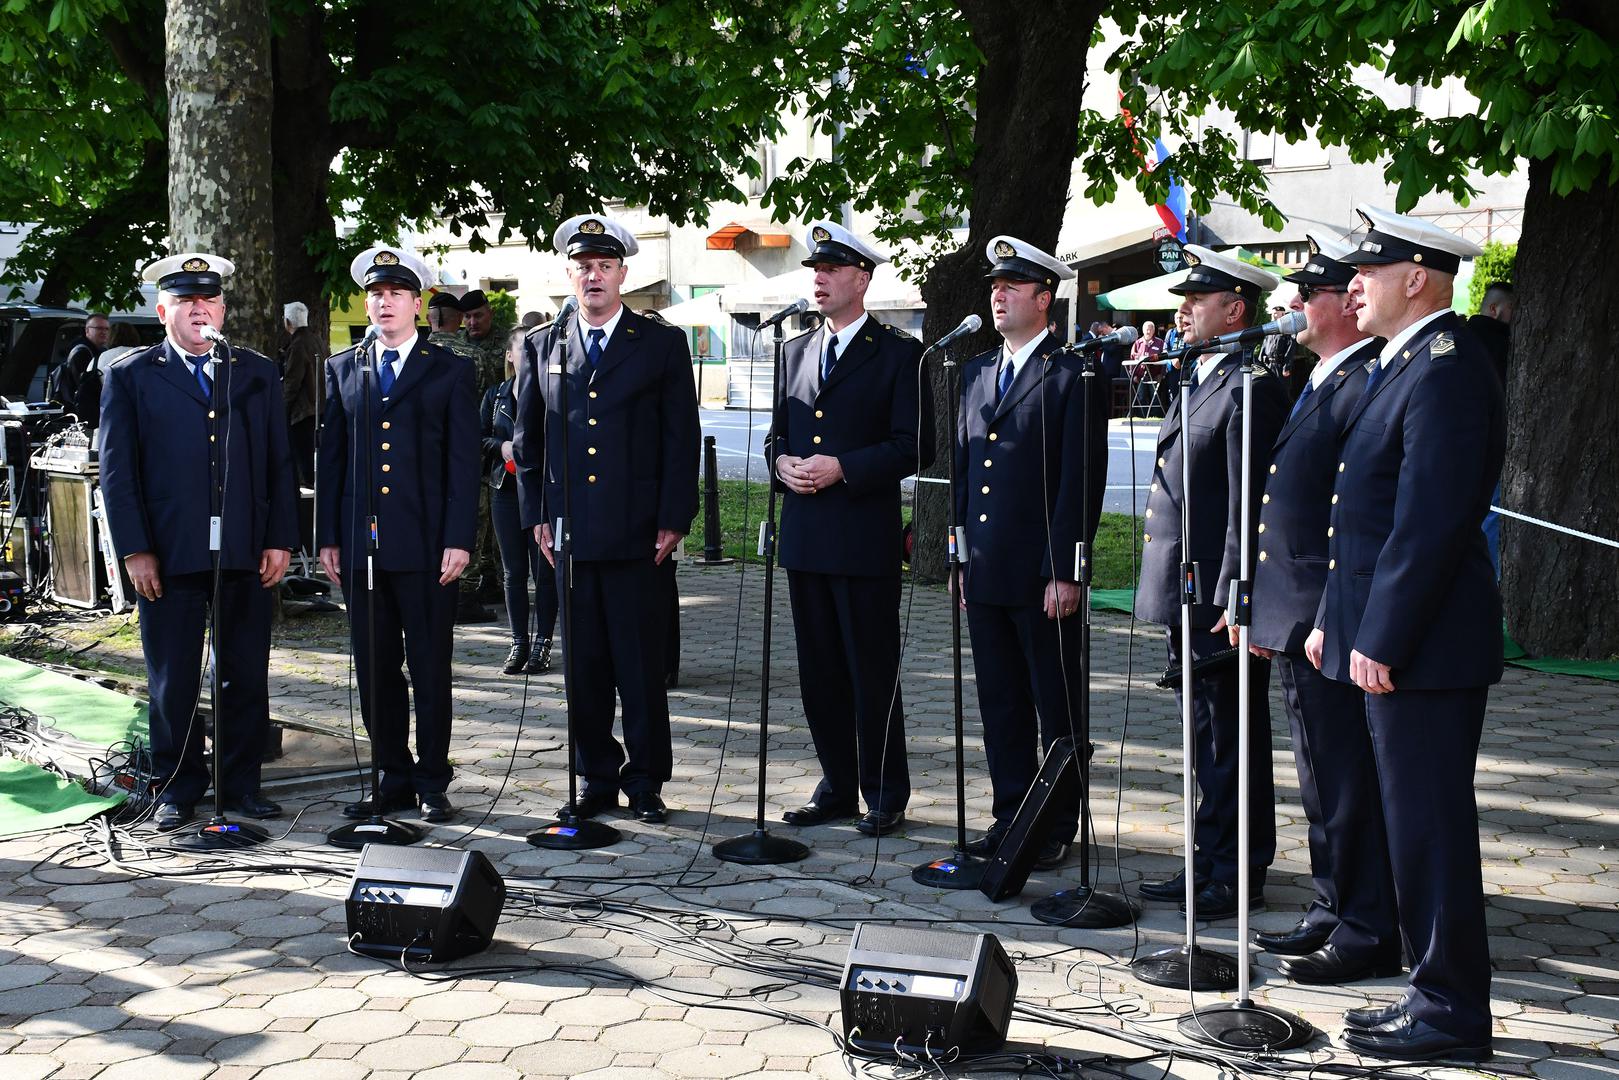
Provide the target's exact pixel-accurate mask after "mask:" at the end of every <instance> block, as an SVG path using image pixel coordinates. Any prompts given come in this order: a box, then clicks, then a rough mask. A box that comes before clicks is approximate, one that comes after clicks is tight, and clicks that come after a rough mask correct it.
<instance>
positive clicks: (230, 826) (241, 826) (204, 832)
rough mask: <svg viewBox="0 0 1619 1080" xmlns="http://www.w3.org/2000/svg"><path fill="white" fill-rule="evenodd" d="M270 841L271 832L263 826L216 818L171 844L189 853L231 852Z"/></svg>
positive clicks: (190, 830) (183, 834) (182, 834)
mask: <svg viewBox="0 0 1619 1080" xmlns="http://www.w3.org/2000/svg"><path fill="white" fill-rule="evenodd" d="M268 839H270V831H269V830H268V829H266V828H264V827H263V826H262V825H252V824H249V823H248V822H245V821H244V822H236V821H231V820H230V819H229V818H224V817H216V818H214V819H213V820H212V821H210V822H208V824H206V825H200V826H198V827H197V828H195V829H187V830H186V831H185V832H183V833H181V834H180V835H178V836H176V837H174V838H173V839H172V840H171V841H170V843H171V844H172V845H173V846H175V847H177V848H185V849H186V850H187V851H231V850H236V849H240V848H249V847H256V846H258V845H259V844H262V843H264V842H265V841H266V840H268Z"/></svg>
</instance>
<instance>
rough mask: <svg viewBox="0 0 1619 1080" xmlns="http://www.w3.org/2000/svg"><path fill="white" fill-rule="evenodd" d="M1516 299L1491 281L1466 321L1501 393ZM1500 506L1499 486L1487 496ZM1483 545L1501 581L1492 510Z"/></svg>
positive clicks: (1507, 287) (1497, 520)
mask: <svg viewBox="0 0 1619 1080" xmlns="http://www.w3.org/2000/svg"><path fill="white" fill-rule="evenodd" d="M1517 310H1518V298H1517V296H1516V294H1514V293H1513V291H1512V283H1511V282H1509V281H1492V282H1490V284H1489V285H1488V286H1486V287H1485V289H1484V300H1483V303H1482V304H1480V306H1479V311H1478V314H1477V315H1474V316H1472V317H1471V318H1469V319H1468V320H1467V329H1469V330H1471V331H1472V332H1473V336H1474V337H1476V338H1477V339H1478V340H1479V343H1480V344H1481V345H1483V346H1484V351H1485V354H1486V355H1487V356H1488V357H1489V360H1490V366H1491V367H1492V368H1494V370H1495V376H1496V378H1497V379H1498V380H1499V381H1500V383H1501V390H1502V392H1503V393H1505V392H1506V388H1507V352H1508V348H1509V346H1510V345H1511V343H1512V316H1513V315H1514V314H1516V313H1517ZM1499 505H1501V485H1500V484H1496V485H1495V491H1494V492H1493V493H1491V495H1490V506H1491V507H1495V506H1499ZM1483 528H1484V542H1485V543H1486V544H1488V545H1489V548H1490V565H1491V566H1493V567H1494V568H1495V579H1496V580H1497V581H1500V580H1501V515H1500V514H1497V513H1496V512H1495V511H1494V510H1493V509H1491V510H1488V511H1486V512H1485V514H1484V525H1483Z"/></svg>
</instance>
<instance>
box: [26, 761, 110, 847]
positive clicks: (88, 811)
mask: <svg viewBox="0 0 1619 1080" xmlns="http://www.w3.org/2000/svg"><path fill="white" fill-rule="evenodd" d="M123 801H124V797H123V796H122V795H119V796H117V797H116V798H111V799H103V798H102V797H101V796H99V795H92V794H90V793H89V792H88V791H85V790H84V789H83V788H82V787H80V786H79V785H78V784H76V783H74V782H73V781H71V780H64V779H62V778H61V777H60V776H57V775H56V774H55V773H49V772H46V771H45V770H44V769H42V768H40V767H39V766H38V765H31V764H29V763H28V762H26V761H18V760H17V759H16V758H10V757H0V837H4V836H17V835H20V834H22V833H29V832H37V831H39V830H40V829H55V828H60V827H61V826H63V825H78V824H81V823H83V822H86V821H89V820H90V819H91V818H93V817H95V816H96V815H97V814H100V813H105V812H106V811H108V810H111V809H112V808H113V807H115V806H117V805H118V804H119V803H121V802H123Z"/></svg>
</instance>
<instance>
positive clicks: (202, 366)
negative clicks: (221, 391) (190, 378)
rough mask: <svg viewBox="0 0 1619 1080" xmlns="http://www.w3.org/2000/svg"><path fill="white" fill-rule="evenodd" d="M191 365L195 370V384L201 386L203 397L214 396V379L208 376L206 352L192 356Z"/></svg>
mask: <svg viewBox="0 0 1619 1080" xmlns="http://www.w3.org/2000/svg"><path fill="white" fill-rule="evenodd" d="M191 365H192V366H193V367H194V368H196V370H197V385H198V386H200V387H202V396H203V397H205V398H212V397H213V396H214V380H212V379H210V378H209V377H208V356H207V354H204V355H202V356H193V357H192V358H191Z"/></svg>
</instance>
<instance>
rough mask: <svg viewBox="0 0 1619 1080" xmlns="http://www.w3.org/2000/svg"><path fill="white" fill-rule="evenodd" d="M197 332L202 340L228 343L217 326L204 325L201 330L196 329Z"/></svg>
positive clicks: (222, 343) (220, 343)
mask: <svg viewBox="0 0 1619 1080" xmlns="http://www.w3.org/2000/svg"><path fill="white" fill-rule="evenodd" d="M197 333H199V334H201V335H202V340H204V341H212V342H215V343H217V344H219V345H229V344H230V342H228V341H226V340H225V335H224V334H221V333H220V332H219V330H218V329H217V328H215V327H212V326H204V327H203V328H202V329H201V330H198V331H197Z"/></svg>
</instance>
